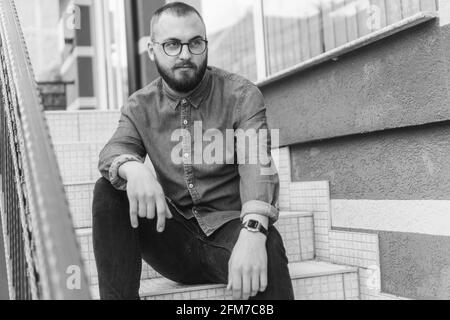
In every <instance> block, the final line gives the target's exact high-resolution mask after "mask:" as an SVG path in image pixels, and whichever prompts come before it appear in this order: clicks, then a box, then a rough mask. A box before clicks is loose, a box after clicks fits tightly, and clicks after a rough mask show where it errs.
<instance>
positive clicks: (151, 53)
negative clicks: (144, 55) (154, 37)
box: [147, 43, 155, 62]
mask: <svg viewBox="0 0 450 320" xmlns="http://www.w3.org/2000/svg"><path fill="white" fill-rule="evenodd" d="M147 51H148V56H149V57H150V60H152V61H153V62H154V61H155V49H154V47H153V44H152V43H149V44H148V47H147Z"/></svg>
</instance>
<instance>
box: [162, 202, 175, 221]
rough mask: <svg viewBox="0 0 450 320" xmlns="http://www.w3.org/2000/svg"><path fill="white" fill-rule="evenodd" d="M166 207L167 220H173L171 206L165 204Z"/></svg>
mask: <svg viewBox="0 0 450 320" xmlns="http://www.w3.org/2000/svg"><path fill="white" fill-rule="evenodd" d="M164 205H165V207H166V218H167V219H172V218H173V214H172V212H171V211H170V208H169V206H168V205H167V203H164Z"/></svg>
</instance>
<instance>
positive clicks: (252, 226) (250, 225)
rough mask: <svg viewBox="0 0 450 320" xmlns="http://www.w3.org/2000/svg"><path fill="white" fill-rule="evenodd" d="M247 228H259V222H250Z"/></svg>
mask: <svg viewBox="0 0 450 320" xmlns="http://www.w3.org/2000/svg"><path fill="white" fill-rule="evenodd" d="M247 226H248V227H249V228H251V229H256V228H258V227H259V222H258V221H255V220H250V221H249V222H248V224H247Z"/></svg>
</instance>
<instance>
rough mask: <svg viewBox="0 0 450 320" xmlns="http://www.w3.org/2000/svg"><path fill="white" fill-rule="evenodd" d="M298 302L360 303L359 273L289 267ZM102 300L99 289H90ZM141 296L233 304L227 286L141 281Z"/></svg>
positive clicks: (323, 266)
mask: <svg viewBox="0 0 450 320" xmlns="http://www.w3.org/2000/svg"><path fill="white" fill-rule="evenodd" d="M289 271H290V274H291V278H292V284H293V287H294V294H295V299H296V300H358V299H359V285H358V269H357V268H356V267H348V266H342V265H336V264H331V263H326V262H319V261H304V262H295V263H290V264H289ZM91 292H92V296H93V298H94V299H99V293H98V286H95V285H94V286H91ZM139 293H140V296H141V298H142V299H145V300H230V299H231V294H230V293H229V292H227V291H226V286H225V285H222V284H219V285H194V286H187V285H181V284H178V283H176V282H173V281H171V280H168V279H165V278H157V279H147V280H143V281H141V288H140V291H139Z"/></svg>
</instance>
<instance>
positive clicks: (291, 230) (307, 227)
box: [77, 212, 314, 284]
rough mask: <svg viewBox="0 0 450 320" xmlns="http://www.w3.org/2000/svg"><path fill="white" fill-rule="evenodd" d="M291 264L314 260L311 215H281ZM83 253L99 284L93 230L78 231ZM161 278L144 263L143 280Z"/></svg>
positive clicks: (89, 271)
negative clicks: (93, 245)
mask: <svg viewBox="0 0 450 320" xmlns="http://www.w3.org/2000/svg"><path fill="white" fill-rule="evenodd" d="M276 227H277V230H278V231H279V232H280V234H281V236H282V238H283V241H284V244H285V248H286V253H287V256H288V259H289V261H290V262H300V261H307V260H312V259H314V235H313V217H312V214H311V213H301V212H297V213H295V212H290V213H281V214H280V219H279V221H278V222H277V224H276ZM77 236H78V240H79V243H80V246H81V253H82V257H83V261H84V263H85V267H86V272H87V275H88V277H89V280H90V283H91V284H97V282H98V279H97V269H96V265H95V259H94V252H93V247H92V229H91V228H84V229H78V230H77ZM155 277H159V275H158V273H157V272H156V271H154V270H153V269H152V268H151V267H150V266H148V265H147V264H146V263H145V262H143V269H142V277H141V278H142V279H150V278H155Z"/></svg>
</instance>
